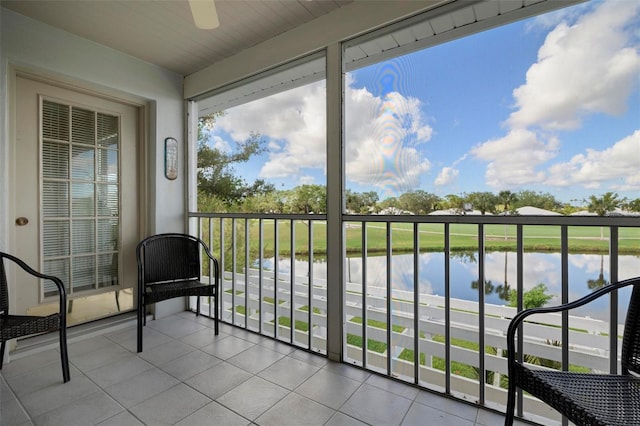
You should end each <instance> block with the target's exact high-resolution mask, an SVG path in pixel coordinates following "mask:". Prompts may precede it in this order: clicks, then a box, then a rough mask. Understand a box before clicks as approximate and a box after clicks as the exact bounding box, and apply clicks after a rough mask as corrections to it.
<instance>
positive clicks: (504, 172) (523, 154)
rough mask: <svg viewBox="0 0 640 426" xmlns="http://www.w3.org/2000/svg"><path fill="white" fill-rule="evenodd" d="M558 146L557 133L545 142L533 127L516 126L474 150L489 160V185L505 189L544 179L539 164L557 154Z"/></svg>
mask: <svg viewBox="0 0 640 426" xmlns="http://www.w3.org/2000/svg"><path fill="white" fill-rule="evenodd" d="M558 147H559V143H558V140H557V139H556V138H554V137H550V138H549V139H548V140H547V141H546V142H543V141H542V140H540V138H539V136H538V135H537V134H536V133H534V132H532V131H530V130H526V129H516V130H512V131H510V132H509V133H508V134H507V135H506V136H504V137H502V138H499V139H493V140H490V141H487V142H484V143H482V144H480V145H478V146H476V147H475V148H473V149H472V150H471V153H472V154H473V155H474V156H475V157H476V158H479V159H481V160H484V161H487V162H488V164H487V170H486V173H485V179H486V183H487V185H490V186H492V187H494V188H496V189H504V188H511V187H514V186H521V185H526V184H532V183H538V182H541V181H543V180H545V173H544V172H543V171H541V170H539V169H538V167H539V166H540V165H542V164H544V163H545V162H547V161H549V160H551V159H552V158H554V157H555V156H556V155H557V152H558Z"/></svg>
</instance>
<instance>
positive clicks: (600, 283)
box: [587, 255, 609, 290]
mask: <svg viewBox="0 0 640 426" xmlns="http://www.w3.org/2000/svg"><path fill="white" fill-rule="evenodd" d="M607 284H609V282H608V281H607V280H605V279H604V255H600V275H598V279H595V280H587V287H589V290H597V289H599V288H602V287H604V286H605V285H607Z"/></svg>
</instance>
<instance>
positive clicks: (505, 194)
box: [498, 191, 518, 213]
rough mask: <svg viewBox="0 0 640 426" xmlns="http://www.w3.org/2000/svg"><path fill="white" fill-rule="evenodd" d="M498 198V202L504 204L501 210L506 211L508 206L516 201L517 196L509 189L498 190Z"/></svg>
mask: <svg viewBox="0 0 640 426" xmlns="http://www.w3.org/2000/svg"><path fill="white" fill-rule="evenodd" d="M498 199H500V202H502V204H503V205H504V210H503V211H504V212H505V213H506V212H508V211H509V207H511V205H512V204H513V203H514V202H516V201H518V196H517V195H516V194H514V193H513V192H511V191H500V192H499V193H498Z"/></svg>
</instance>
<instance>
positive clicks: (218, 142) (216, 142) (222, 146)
mask: <svg viewBox="0 0 640 426" xmlns="http://www.w3.org/2000/svg"><path fill="white" fill-rule="evenodd" d="M212 139H213V141H212V145H213V147H214V148H215V149H217V150H218V151H220V152H224V153H229V152H231V145H230V144H229V142H228V141H226V140H224V139H222V138H221V137H220V136H217V135H215V136H213V137H212Z"/></svg>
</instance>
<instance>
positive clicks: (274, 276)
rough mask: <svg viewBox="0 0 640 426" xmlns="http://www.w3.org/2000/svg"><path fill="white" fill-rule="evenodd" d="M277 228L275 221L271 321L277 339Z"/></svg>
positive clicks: (278, 236)
mask: <svg viewBox="0 0 640 426" xmlns="http://www.w3.org/2000/svg"><path fill="white" fill-rule="evenodd" d="M279 226H280V224H279V223H278V219H275V220H274V221H273V239H274V243H273V250H274V255H273V256H274V257H273V299H274V300H273V313H274V315H275V318H274V320H273V336H274V337H275V338H276V339H277V338H278V335H279V333H278V328H279V325H280V321H279V319H280V317H279V316H278V315H279V314H280V310H279V309H278V307H279V306H280V303H278V302H279V300H280V298H279V295H278V272H279V271H278V258H279V257H280V232H279V229H278V228H279Z"/></svg>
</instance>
